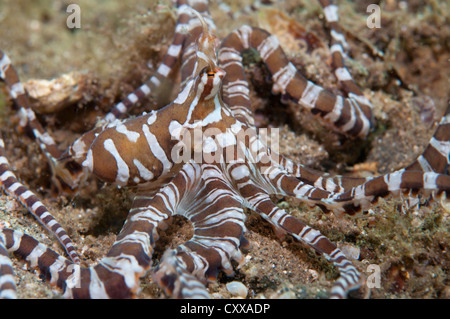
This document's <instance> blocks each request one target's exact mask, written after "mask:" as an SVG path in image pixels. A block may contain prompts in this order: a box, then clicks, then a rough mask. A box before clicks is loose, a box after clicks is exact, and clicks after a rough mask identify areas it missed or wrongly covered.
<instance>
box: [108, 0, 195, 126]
mask: <svg viewBox="0 0 450 319" xmlns="http://www.w3.org/2000/svg"><path fill="white" fill-rule="evenodd" d="M191 2H194V4H195V1H192V0H191ZM186 6H187V1H185V0H178V1H177V8H178V18H177V23H176V26H177V27H176V30H175V35H174V36H173V39H172V43H171V44H170V46H169V48H168V50H167V53H166V54H165V55H164V57H163V59H162V61H161V63H160V65H159V66H158V68H157V69H156V73H155V74H154V75H153V76H152V77H151V78H150V79H149V80H148V81H147V82H146V83H144V84H142V85H141V86H140V87H139V88H137V89H136V90H135V91H134V92H132V93H130V94H128V96H127V97H126V98H125V99H124V100H122V101H121V102H120V103H118V104H117V105H115V106H114V108H113V109H112V110H111V111H110V112H109V113H108V114H107V115H106V116H105V118H104V119H102V121H101V122H100V124H103V125H106V124H108V123H113V122H114V121H116V120H118V119H122V118H124V117H125V116H126V115H127V113H128V112H129V111H130V110H131V108H132V107H133V106H135V105H136V104H137V103H138V102H140V101H142V100H143V99H144V98H145V97H147V96H149V95H150V94H152V92H156V90H157V89H158V87H159V86H160V85H161V83H162V82H163V81H164V79H166V78H167V77H168V76H170V74H171V72H172V71H173V70H175V69H176V64H177V62H178V61H179V59H180V56H181V53H182V51H183V46H184V43H185V41H186V38H187V37H188V34H189V33H188V32H186V31H189V32H190V30H191V28H190V27H189V28H188V30H185V29H184V27H185V26H187V25H188V21H190V15H189V14H188V13H187V12H186V9H185V7H186Z"/></svg>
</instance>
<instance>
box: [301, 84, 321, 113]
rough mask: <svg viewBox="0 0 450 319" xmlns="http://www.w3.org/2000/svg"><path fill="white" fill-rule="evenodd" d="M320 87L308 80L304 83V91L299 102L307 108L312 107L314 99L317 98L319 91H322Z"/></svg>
mask: <svg viewBox="0 0 450 319" xmlns="http://www.w3.org/2000/svg"><path fill="white" fill-rule="evenodd" d="M322 90H323V89H322V88H321V87H320V86H318V85H315V84H314V83H312V82H311V81H308V84H307V85H306V88H305V91H304V92H303V94H302V97H301V98H300V100H299V102H298V103H299V104H301V105H303V106H304V107H307V108H314V106H315V105H316V101H317V99H318V98H319V94H320V92H322Z"/></svg>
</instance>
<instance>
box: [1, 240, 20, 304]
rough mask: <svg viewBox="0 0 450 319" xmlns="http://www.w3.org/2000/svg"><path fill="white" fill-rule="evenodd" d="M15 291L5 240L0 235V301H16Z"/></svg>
mask: <svg viewBox="0 0 450 319" xmlns="http://www.w3.org/2000/svg"><path fill="white" fill-rule="evenodd" d="M16 298H17V290H16V282H15V280H14V272H13V268H12V262H11V259H10V258H9V254H8V251H7V250H6V247H5V238H4V236H3V234H2V233H0V299H16Z"/></svg>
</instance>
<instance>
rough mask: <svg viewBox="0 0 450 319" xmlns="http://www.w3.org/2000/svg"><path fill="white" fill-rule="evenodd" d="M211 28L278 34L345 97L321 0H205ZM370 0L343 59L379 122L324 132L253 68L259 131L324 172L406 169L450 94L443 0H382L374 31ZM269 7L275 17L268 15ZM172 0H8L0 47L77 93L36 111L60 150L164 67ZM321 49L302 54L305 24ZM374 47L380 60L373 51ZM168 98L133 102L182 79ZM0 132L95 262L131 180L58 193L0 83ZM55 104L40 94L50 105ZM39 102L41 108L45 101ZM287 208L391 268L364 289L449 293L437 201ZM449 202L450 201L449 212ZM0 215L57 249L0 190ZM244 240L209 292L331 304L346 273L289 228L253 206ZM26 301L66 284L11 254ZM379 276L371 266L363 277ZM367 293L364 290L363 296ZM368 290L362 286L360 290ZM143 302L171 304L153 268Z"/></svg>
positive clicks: (353, 19) (355, 21)
mask: <svg viewBox="0 0 450 319" xmlns="http://www.w3.org/2000/svg"><path fill="white" fill-rule="evenodd" d="M211 2H212V4H211V12H212V16H213V18H214V20H215V23H216V25H217V34H218V36H219V37H221V38H223V37H224V36H225V35H226V34H228V33H229V32H230V31H232V30H233V29H235V28H237V27H239V26H241V25H243V24H251V25H256V26H258V25H259V26H261V27H264V28H267V29H269V31H270V32H272V33H274V34H276V35H278V36H279V38H280V42H281V44H282V46H283V47H284V48H285V50H286V52H287V54H288V56H289V58H290V59H291V60H292V61H293V63H294V64H295V65H296V66H297V67H298V69H299V70H301V71H302V72H303V73H304V74H305V75H306V76H307V77H308V78H309V79H311V80H312V81H314V82H315V83H317V84H320V85H322V86H324V87H325V88H327V89H330V90H332V91H333V92H340V91H339V89H338V88H337V87H336V80H335V77H334V75H333V73H332V71H331V68H330V58H329V57H330V55H329V54H330V52H329V49H328V46H327V44H328V40H329V37H328V33H327V29H326V27H325V26H324V23H323V15H322V13H321V12H322V11H321V8H320V6H319V4H318V2H317V1H304V0H296V1H294V0H287V1H278V2H277V1H263V2H264V3H266V4H261V3H257V2H252V1H248V0H246V1H234V0H230V1H211ZM372 2H373V1H355V2H351V1H343V0H342V1H339V10H340V11H339V12H340V19H341V24H342V26H343V28H344V30H345V34H346V36H347V41H348V43H349V45H350V54H349V57H348V59H347V65H348V68H349V70H350V73H351V74H352V75H353V77H354V78H355V81H356V82H357V84H358V85H359V86H360V87H362V88H363V90H364V93H365V94H366V96H367V97H369V98H370V99H371V101H372V103H373V105H374V114H375V118H376V126H375V128H374V131H373V132H372V133H371V135H370V136H369V138H368V139H367V140H365V141H361V140H351V141H347V140H346V139H345V138H344V137H342V136H340V135H338V134H336V133H333V132H330V131H329V130H328V129H326V128H323V126H321V125H320V123H319V122H318V121H316V120H314V119H313V118H312V117H311V116H310V115H308V114H307V113H305V112H302V111H298V110H296V109H295V107H293V106H292V105H290V104H288V105H285V104H281V103H280V102H279V98H278V97H273V96H271V95H269V94H268V92H270V84H269V83H267V81H266V80H265V79H266V76H265V75H266V73H265V71H264V69H261V68H258V67H257V65H258V64H257V63H250V64H249V66H248V68H247V71H248V75H249V77H250V79H251V82H252V88H253V87H255V88H256V89H254V90H253V89H252V92H253V93H252V99H253V103H255V104H256V105H257V106H258V108H259V111H258V115H257V121H258V123H259V124H260V125H261V126H270V127H278V128H281V133H282V136H281V142H282V143H281V152H282V153H283V154H285V155H287V156H288V157H290V158H292V159H295V160H297V161H301V162H302V163H304V164H307V165H310V166H312V167H314V168H316V169H321V170H327V171H329V172H332V173H339V174H348V175H354V176H371V175H377V174H382V173H387V172H390V171H392V170H395V169H399V168H402V167H404V166H406V165H407V164H408V163H410V162H411V161H413V160H414V159H415V158H416V157H417V156H418V155H419V154H420V153H421V152H422V151H423V149H424V147H425V145H426V143H427V142H428V140H429V138H430V137H431V135H432V133H433V132H434V129H435V127H436V122H437V121H439V118H440V116H441V115H442V113H443V111H444V109H445V107H446V105H447V101H448V99H449V78H450V62H449V59H450V50H449V45H450V44H449V43H450V23H449V22H450V21H449V20H450V16H449V14H450V3H449V1H437V0H436V1H432V0H429V1H415V0H414V1H393V0H390V1H383V2H382V3H379V1H378V2H376V3H377V4H380V8H381V27H380V28H377V29H369V28H368V27H367V25H366V19H367V18H368V15H369V13H367V12H366V8H367V6H368V5H369V4H370V3H372ZM70 3H77V4H79V5H80V8H81V28H80V29H77V30H71V29H69V28H67V26H66V19H67V17H68V15H69V13H67V12H66V8H67V6H68V5H69V4H70ZM267 17H271V18H273V20H271V21H269V19H268V18H267ZM174 25H175V11H174V10H173V9H172V6H171V3H170V1H167V0H165V1H159V2H158V3H157V1H150V0H146V1H144V0H138V1H133V2H125V1H116V0H109V1H107V2H106V1H87V0H84V1H52V0H39V1H25V0H20V1H18V0H1V1H0V26H1V27H0V48H1V49H3V50H5V52H7V53H8V55H9V56H10V57H11V59H12V61H13V63H14V65H15V66H16V68H17V70H18V72H19V74H20V76H21V79H22V80H23V81H24V82H25V83H27V88H30V87H31V88H33V87H34V85H35V84H33V83H34V82H29V81H30V80H31V79H47V80H51V79H54V78H59V77H61V76H62V75H63V74H70V76H69V79H73V80H74V81H75V89H74V92H72V93H71V95H72V96H75V100H74V101H72V102H70V103H66V104H68V105H65V108H64V109H62V110H59V111H54V110H52V109H51V110H50V111H51V113H49V114H41V115H40V116H39V118H40V120H41V121H42V122H43V123H44V126H45V127H46V128H47V129H48V130H49V131H50V132H51V133H52V134H54V136H55V139H56V140H57V142H58V143H60V145H61V149H64V148H65V147H67V146H68V145H69V144H70V143H71V142H72V141H73V140H75V139H76V138H77V137H78V136H79V135H80V134H81V133H82V132H84V131H86V130H88V129H89V128H91V127H92V126H93V125H94V124H95V121H96V118H97V117H99V116H102V115H104V114H105V113H106V112H107V110H108V109H109V107H110V106H111V105H113V104H114V103H117V102H118V101H120V100H121V99H122V98H124V97H125V96H126V94H127V93H129V92H131V91H132V90H133V88H136V87H138V86H139V84H140V83H142V82H143V81H145V80H146V79H147V78H148V77H149V76H150V75H151V74H152V73H153V72H154V71H155V69H156V67H157V65H158V62H159V61H160V60H161V58H162V56H163V54H164V52H165V50H166V49H167V47H168V45H169V43H170V41H171V38H172V34H173V30H174ZM302 27H303V28H305V30H306V31H307V32H308V33H307V34H308V35H309V36H310V37H311V38H312V39H314V41H313V42H314V43H315V45H317V46H318V47H317V48H315V49H311V50H308V49H306V48H305V41H304V40H302V39H301V36H300V33H301V31H299V30H301V28H302ZM374 49H377V50H378V51H379V52H381V53H383V55H382V56H381V55H379V54H378V55H377V54H374ZM171 87H173V88H174V90H173V91H172V93H170V90H168V89H167V90H165V91H164V92H163V93H162V94H161V95H162V96H163V97H162V98H158V99H157V98H156V97H152V98H149V99H148V100H146V101H145V102H144V103H143V105H141V106H139V107H138V108H136V109H135V110H134V111H133V114H134V115H136V114H140V113H141V112H142V111H144V110H145V108H146V107H148V106H150V107H155V106H156V105H163V104H164V103H166V102H167V101H169V100H170V99H171V96H172V97H173V96H174V94H176V92H177V91H176V90H177V89H176V80H175V81H174V82H171V83H169V84H168V85H167V88H171ZM0 88H1V91H0V119H1V131H2V134H3V136H4V138H5V140H6V142H7V152H8V157H9V159H10V162H11V163H12V166H13V168H14V170H15V171H16V173H17V175H18V176H19V178H20V179H21V180H22V181H23V182H24V183H25V184H26V185H28V186H29V187H30V188H31V189H32V190H35V191H36V192H37V194H38V196H39V197H40V198H42V199H43V201H44V203H45V204H46V205H48V207H49V208H50V210H51V211H52V213H53V214H54V215H55V216H56V218H57V219H58V220H59V221H60V223H61V224H62V225H63V226H64V227H65V228H66V229H67V230H68V232H69V235H70V236H71V237H72V239H73V240H74V241H75V243H76V246H77V248H78V250H79V252H81V256H82V259H83V263H84V264H92V263H94V262H95V261H96V260H98V259H99V258H101V256H102V255H103V254H105V252H106V251H107V249H108V248H109V247H110V246H111V244H112V243H113V241H114V238H115V234H116V233H117V232H118V231H119V230H120V228H121V225H122V223H123V221H124V219H125V216H126V214H127V209H128V207H129V205H130V203H131V199H130V196H132V194H133V191H132V190H131V191H130V190H124V189H121V190H117V189H115V188H113V187H111V186H108V185H105V184H103V183H101V182H99V181H97V180H95V179H90V180H88V182H87V185H86V186H85V187H83V188H82V189H81V190H80V191H79V192H78V194H77V195H75V196H73V197H69V196H52V189H51V185H50V175H49V169H48V165H47V164H46V160H45V157H44V155H43V154H42V153H41V152H40V151H39V147H38V146H37V144H36V143H33V140H32V139H31V138H29V137H28V136H26V135H24V134H22V133H19V132H18V131H17V129H16V125H17V122H18V118H17V116H16V114H15V111H13V110H12V103H11V101H10V99H9V98H8V95H7V91H6V89H5V88H4V86H3V85H2V86H1V87H0ZM44 104H45V103H44ZM33 105H34V106H35V107H39V106H38V101H34V102H33ZM279 205H280V206H281V207H283V208H286V209H289V210H290V211H291V212H292V214H293V215H295V216H296V217H297V218H299V219H301V220H302V221H304V222H306V223H307V224H308V225H310V226H312V227H314V228H316V229H318V230H320V231H321V232H322V233H323V234H324V235H326V236H327V237H328V238H329V239H331V240H332V241H333V242H335V243H336V244H337V245H338V246H339V247H341V248H343V250H344V251H346V252H348V253H349V254H350V255H352V256H353V257H354V258H355V259H354V260H353V262H354V264H355V265H356V266H357V267H358V269H359V270H360V271H361V272H363V273H366V270H367V267H368V266H369V265H371V264H372V265H377V266H379V269H380V271H381V286H380V287H379V288H374V289H372V290H371V293H370V298H450V286H449V285H450V281H449V278H450V277H449V268H450V258H449V256H450V253H449V249H450V239H449V225H450V223H449V212H448V208H447V210H446V209H445V205H441V203H435V204H432V205H429V206H423V207H420V208H417V207H412V208H410V209H407V208H406V206H405V204H404V201H402V200H401V199H388V200H386V201H384V200H382V201H380V202H379V203H378V205H377V206H374V207H373V208H372V213H373V214H371V215H369V216H370V217H368V216H365V217H361V218H356V219H354V218H348V217H344V218H341V219H339V218H337V217H335V216H334V215H331V214H324V213H322V212H321V211H320V210H318V209H310V208H308V207H306V206H303V205H300V206H299V205H298V204H297V203H294V202H292V201H289V200H284V199H281V200H280V201H279ZM447 207H448V206H447ZM0 219H1V220H2V222H3V223H4V224H6V225H9V227H12V228H14V229H20V230H22V231H25V232H26V233H28V234H31V235H33V236H35V238H37V239H39V240H40V241H41V242H43V243H45V244H47V245H50V246H51V247H52V248H53V249H55V250H57V251H59V252H61V247H60V246H59V245H58V244H57V243H56V240H55V239H54V237H52V236H51V235H49V234H48V233H47V232H46V231H45V230H43V228H42V227H41V226H40V225H39V224H38V223H37V222H35V220H34V219H33V218H32V216H31V215H30V214H29V213H28V212H27V211H26V210H25V209H24V208H23V207H21V206H20V204H18V203H17V202H15V201H14V200H12V199H11V198H10V197H7V196H5V195H4V194H1V195H0ZM247 227H248V230H249V232H248V234H247V238H248V239H249V241H250V243H251V249H249V250H248V251H246V252H245V259H244V262H243V264H242V265H241V267H240V268H239V269H236V271H235V275H234V276H232V277H226V276H225V275H220V276H219V279H218V281H217V283H212V284H210V285H209V290H210V292H211V294H212V296H213V297H215V298H229V297H232V295H230V293H229V292H228V291H227V289H226V286H225V285H226V283H228V282H231V281H239V282H242V283H243V284H244V285H245V286H246V287H247V288H248V295H247V297H248V298H326V297H327V296H328V292H329V289H330V287H331V285H332V281H333V280H335V279H336V276H337V274H336V272H335V270H334V268H333V267H332V266H330V265H329V264H328V263H327V262H326V261H325V260H324V259H323V258H322V257H318V256H316V255H315V254H314V253H313V252H312V251H311V250H309V249H304V248H302V247H301V245H299V244H298V243H296V242H295V241H294V240H292V239H290V238H288V239H287V240H285V241H280V240H278V239H277V237H276V236H275V235H274V233H273V231H272V229H271V227H270V226H268V225H267V224H266V223H265V222H263V221H262V220H261V219H260V218H259V217H258V216H257V215H256V214H254V213H251V212H249V215H248V222H247ZM191 232H192V229H191V227H190V226H189V224H188V223H187V222H185V221H184V220H183V219H182V218H177V219H175V221H174V223H173V225H172V226H171V227H170V228H169V229H168V230H167V231H166V232H162V233H161V239H160V241H159V242H158V244H157V246H156V248H155V254H154V262H155V263H157V262H158V260H159V258H160V257H161V255H162V252H163V251H164V249H165V248H166V247H168V246H174V245H176V244H177V243H180V242H183V241H184V240H186V239H187V238H189V236H190V234H191ZM13 260H14V264H15V270H16V274H17V283H18V295H19V298H58V297H60V292H59V291H57V290H53V289H51V288H50V287H49V285H48V284H47V283H45V282H43V281H42V280H41V279H40V278H39V276H38V274H37V273H35V272H34V271H32V270H29V269H28V268H27V266H26V264H24V263H23V262H21V261H18V260H17V259H15V258H14V259H13ZM366 275H370V273H366ZM365 293H366V291H359V292H358V293H357V294H356V295H355V297H361V296H364V295H365ZM365 296H367V294H366V295H365ZM138 297H139V298H164V297H165V296H164V294H163V293H162V291H161V289H159V288H158V287H157V286H156V284H154V283H153V282H152V280H151V276H150V275H148V276H147V277H145V278H143V280H142V285H141V293H140V295H139V296H138Z"/></svg>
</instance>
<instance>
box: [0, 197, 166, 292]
mask: <svg viewBox="0 0 450 319" xmlns="http://www.w3.org/2000/svg"><path fill="white" fill-rule="evenodd" d="M165 190H166V191H164V190H163V191H162V193H161V194H160V195H159V196H157V197H155V199H150V200H149V199H147V198H146V199H144V200H143V198H142V197H136V199H135V200H134V202H133V205H132V209H131V210H130V213H129V215H128V217H127V220H126V221H125V224H124V227H123V228H122V230H121V232H120V234H119V235H118V236H117V238H116V241H115V243H114V244H113V246H112V247H111V249H110V250H109V252H108V253H107V255H106V256H105V257H104V258H102V259H101V260H100V261H99V262H98V263H97V264H96V265H95V266H91V267H80V266H79V265H77V264H74V263H73V262H71V261H70V260H68V259H66V258H64V257H62V256H60V255H59V254H57V253H56V252H54V251H53V250H51V249H49V248H48V247H46V246H45V245H43V244H40V243H39V242H38V241H36V240H35V239H33V238H32V237H30V236H28V235H26V234H23V233H21V232H18V231H14V230H12V229H8V228H4V229H1V230H0V237H1V238H3V239H4V243H5V247H6V249H7V250H8V251H9V252H11V253H14V254H16V255H18V256H21V257H22V258H23V259H25V261H27V262H28V263H29V264H30V267H31V268H38V269H39V270H40V272H41V273H42V274H43V275H44V276H45V279H46V280H47V281H48V282H49V283H50V284H51V285H53V286H56V287H58V288H60V289H62V290H63V292H64V297H66V298H83V299H84V298H130V297H133V296H135V295H136V294H137V293H138V291H139V277H141V276H143V275H144V274H145V273H146V272H147V270H148V269H149V268H150V265H151V255H152V252H153V246H154V242H155V240H156V239H158V234H157V228H158V227H164V225H165V222H164V220H166V219H167V218H168V216H162V215H161V213H160V211H159V210H158V208H157V207H158V206H157V205H158V204H159V205H160V206H161V207H164V205H165V201H164V200H162V199H163V198H164V196H165V195H164V194H168V192H169V191H168V188H165ZM142 205H144V206H142ZM145 205H148V207H147V206H145Z"/></svg>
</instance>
